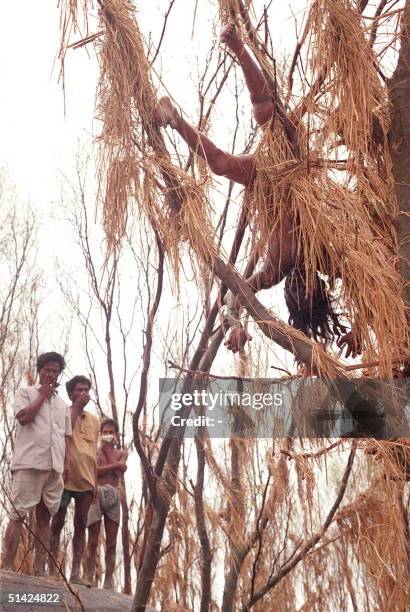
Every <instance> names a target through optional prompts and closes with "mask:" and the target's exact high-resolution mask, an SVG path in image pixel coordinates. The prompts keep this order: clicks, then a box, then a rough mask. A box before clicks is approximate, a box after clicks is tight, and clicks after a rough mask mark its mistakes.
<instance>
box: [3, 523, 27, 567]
mask: <svg viewBox="0 0 410 612" xmlns="http://www.w3.org/2000/svg"><path fill="white" fill-rule="evenodd" d="M22 527H23V519H10V522H9V524H8V525H7V529H6V533H5V534H4V542H3V563H2V569H4V570H12V569H13V561H14V557H15V556H16V552H17V549H18V546H19V542H20V534H21V529H22Z"/></svg>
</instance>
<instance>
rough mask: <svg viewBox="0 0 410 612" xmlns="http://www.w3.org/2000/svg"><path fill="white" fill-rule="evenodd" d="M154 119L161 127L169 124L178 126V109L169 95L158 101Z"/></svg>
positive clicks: (173, 126) (174, 126)
mask: <svg viewBox="0 0 410 612" xmlns="http://www.w3.org/2000/svg"><path fill="white" fill-rule="evenodd" d="M154 121H155V123H156V124H157V125H159V126H160V127H164V128H165V127H167V125H170V126H171V127H172V128H174V129H175V128H176V127H177V121H178V111H177V109H176V108H175V107H174V105H173V104H172V102H171V100H170V99H169V98H168V96H164V97H163V98H161V99H160V101H159V102H158V106H157V108H156V109H155V113H154Z"/></svg>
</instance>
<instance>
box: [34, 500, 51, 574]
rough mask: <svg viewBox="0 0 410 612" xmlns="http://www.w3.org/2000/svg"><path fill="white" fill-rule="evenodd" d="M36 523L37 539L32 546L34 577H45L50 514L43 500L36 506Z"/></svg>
mask: <svg viewBox="0 0 410 612" xmlns="http://www.w3.org/2000/svg"><path fill="white" fill-rule="evenodd" d="M36 523H37V532H36V536H37V537H36V540H35V545H34V550H35V556H34V574H35V575H36V576H45V566H46V554H47V553H46V549H48V547H49V538H50V512H49V511H48V508H47V507H46V506H45V504H44V502H43V500H41V501H40V502H39V503H38V504H37V506H36ZM42 544H43V545H44V546H43V545H42ZM44 547H45V548H44Z"/></svg>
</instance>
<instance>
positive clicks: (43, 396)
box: [15, 381, 55, 426]
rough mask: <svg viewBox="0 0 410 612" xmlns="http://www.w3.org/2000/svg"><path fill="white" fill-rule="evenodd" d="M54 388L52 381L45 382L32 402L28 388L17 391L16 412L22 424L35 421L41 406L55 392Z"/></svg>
mask: <svg viewBox="0 0 410 612" xmlns="http://www.w3.org/2000/svg"><path fill="white" fill-rule="evenodd" d="M54 390H55V387H54V385H53V384H52V383H51V382H48V381H47V382H45V383H44V384H43V385H41V387H40V389H39V394H38V396H37V397H36V399H35V400H33V401H32V402H30V398H29V396H28V393H27V390H26V389H20V390H19V391H18V392H17V395H16V400H15V414H16V419H17V421H18V422H19V423H20V425H22V426H24V425H27V424H28V423H31V422H32V421H34V419H35V417H36V415H37V414H38V412H39V411H40V408H41V407H42V405H43V404H44V402H45V401H46V400H47V399H50V397H51V396H52V395H53V393H54ZM27 402H29V403H27Z"/></svg>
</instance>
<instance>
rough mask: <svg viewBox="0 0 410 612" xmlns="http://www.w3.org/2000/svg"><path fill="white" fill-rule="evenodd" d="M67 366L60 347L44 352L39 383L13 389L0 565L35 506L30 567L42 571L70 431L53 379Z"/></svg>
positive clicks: (9, 564) (9, 563) (6, 562)
mask: <svg viewBox="0 0 410 612" xmlns="http://www.w3.org/2000/svg"><path fill="white" fill-rule="evenodd" d="M64 368H65V361H64V358H63V357H62V356H61V355H59V354H58V353H54V352H52V353H44V354H43V355H40V357H39V358H38V360H37V372H38V375H39V383H38V384H36V385H34V386H31V387H22V388H20V389H19V390H18V391H17V394H16V398H15V403H14V413H15V416H16V419H17V431H16V439H15V443H14V456H13V461H12V464H11V471H12V474H13V481H12V488H11V495H10V499H11V506H12V508H11V520H10V522H9V524H8V526H7V529H6V534H5V536H4V544H3V569H8V570H11V569H12V568H13V561H14V557H15V555H16V552H17V548H18V544H19V539H20V533H21V528H22V525H23V519H24V518H25V516H26V515H27V513H28V512H30V510H32V509H33V508H35V509H36V523H37V527H36V530H37V534H36V535H37V538H36V541H35V560H34V573H35V575H36V576H44V574H45V558H46V551H45V549H44V548H43V546H42V545H41V543H40V542H39V540H40V541H41V542H43V543H44V545H45V546H46V547H47V548H48V544H49V542H48V540H49V532H50V515H53V514H55V513H56V512H57V510H58V507H59V505H60V500H61V495H62V493H63V489H64V484H63V476H62V475H63V471H64V465H65V454H66V445H67V441H68V439H69V438H68V437H67V436H71V420H70V412H69V409H68V406H67V405H66V403H65V402H64V401H63V400H62V399H61V398H60V397H58V394H57V387H58V386H59V385H58V383H57V379H58V377H59V376H60V374H61V372H62V371H63V370H64Z"/></svg>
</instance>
